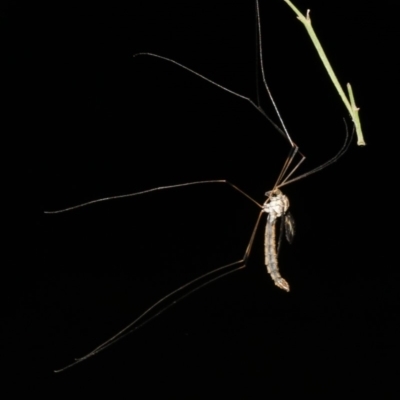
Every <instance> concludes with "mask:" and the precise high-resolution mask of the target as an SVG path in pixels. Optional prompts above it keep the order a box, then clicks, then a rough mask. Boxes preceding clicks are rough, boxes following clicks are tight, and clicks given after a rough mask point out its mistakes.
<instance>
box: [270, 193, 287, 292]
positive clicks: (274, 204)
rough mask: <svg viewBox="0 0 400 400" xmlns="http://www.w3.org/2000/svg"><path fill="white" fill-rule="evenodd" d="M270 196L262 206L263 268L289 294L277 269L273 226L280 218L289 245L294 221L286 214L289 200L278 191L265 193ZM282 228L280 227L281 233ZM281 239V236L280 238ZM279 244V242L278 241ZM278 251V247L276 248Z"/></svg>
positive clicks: (285, 283) (284, 281) (285, 282)
mask: <svg viewBox="0 0 400 400" xmlns="http://www.w3.org/2000/svg"><path fill="white" fill-rule="evenodd" d="M265 194H266V195H267V196H270V197H269V198H268V199H267V200H266V201H265V203H264V205H263V211H264V212H265V213H267V214H268V218H267V224H266V226H265V241H264V246H265V266H266V267H267V270H268V273H269V274H270V275H271V278H272V279H273V281H274V282H275V285H276V286H278V287H279V288H281V289H283V290H286V291H287V292H289V290H290V288H289V284H288V283H287V281H286V280H285V279H283V278H282V276H281V274H280V273H279V268H278V257H277V247H276V235H275V230H276V229H275V226H276V221H277V219H278V218H282V219H283V221H282V223H283V225H284V229H285V232H286V239H287V240H288V242H289V243H291V242H292V240H293V236H294V221H293V217H292V216H291V214H290V213H289V212H288V208H289V199H288V198H287V197H286V196H285V195H284V194H283V193H282V192H281V191H280V190H279V189H276V190H275V191H274V192H267V193H265ZM282 229H283V226H282V225H281V232H282ZM280 239H281V236H280ZM279 242H280V240H279ZM278 249H279V246H278Z"/></svg>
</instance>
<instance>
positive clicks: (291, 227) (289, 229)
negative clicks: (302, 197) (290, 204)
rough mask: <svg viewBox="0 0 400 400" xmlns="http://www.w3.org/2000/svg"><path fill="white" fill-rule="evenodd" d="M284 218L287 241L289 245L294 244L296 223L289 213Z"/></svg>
mask: <svg viewBox="0 0 400 400" xmlns="http://www.w3.org/2000/svg"><path fill="white" fill-rule="evenodd" d="M283 218H284V223H285V235H286V240H287V241H288V242H289V243H292V241H293V238H294V235H295V233H296V225H295V223H294V218H293V216H292V214H290V212H287V213H286V214H285V216H284V217H283Z"/></svg>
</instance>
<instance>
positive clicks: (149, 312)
mask: <svg viewBox="0 0 400 400" xmlns="http://www.w3.org/2000/svg"><path fill="white" fill-rule="evenodd" d="M256 17H257V19H256V21H257V34H258V36H257V37H258V53H259V61H260V65H259V67H260V69H261V73H262V79H263V83H264V87H265V89H266V91H267V93H268V95H269V97H270V99H271V102H272V104H273V106H274V108H275V111H276V114H277V116H278V118H279V120H280V122H281V127H279V126H278V125H277V124H275V123H274V122H273V121H272V120H271V119H270V117H268V116H267V114H266V113H265V112H264V110H263V109H262V108H261V106H260V105H259V101H257V102H254V101H253V100H251V99H250V98H248V97H245V96H243V95H241V94H238V93H236V92H233V91H232V90H230V89H227V88H225V87H223V86H221V85H219V84H218V83H216V82H214V81H212V80H210V79H208V78H206V77H205V76H203V75H201V74H199V73H198V72H196V71H193V70H192V69H190V68H188V67H186V66H184V65H182V64H180V63H178V62H176V61H174V60H171V59H169V58H166V57H163V56H159V55H156V54H152V53H138V54H136V55H135V56H139V55H140V56H150V57H153V58H154V57H155V58H158V59H161V60H164V61H167V62H170V63H173V64H175V65H177V66H178V67H180V68H183V69H185V70H187V71H189V72H190V73H192V74H194V75H196V76H197V77H199V78H201V79H203V80H205V81H208V82H209V83H211V84H213V85H214V86H217V87H219V88H220V89H222V90H224V91H226V92H228V93H230V94H231V95H234V96H236V97H238V98H241V99H242V100H245V101H247V102H248V103H250V104H251V105H252V106H253V107H254V108H255V109H256V110H257V111H258V112H259V113H261V114H262V115H263V116H264V117H265V118H266V119H267V120H268V121H269V122H270V123H271V124H272V125H273V126H274V127H275V128H276V130H277V131H278V132H279V133H280V134H281V135H282V136H283V137H284V138H285V139H286V141H287V142H288V143H289V145H290V147H291V148H290V151H289V155H288V157H287V159H286V162H285V163H284V165H283V168H282V170H281V173H280V175H279V177H278V179H277V181H276V183H275V185H274V186H273V189H272V190H271V191H269V192H267V193H266V195H267V196H268V198H267V200H266V201H265V202H264V204H260V203H259V202H258V201H256V200H255V199H254V198H252V197H251V196H250V195H249V194H247V193H246V192H245V191H243V190H242V189H240V188H238V187H237V186H235V185H234V184H232V183H230V182H228V181H227V180H225V179H215V180H207V181H196V182H187V183H181V184H176V185H170V186H162V187H157V188H153V189H148V190H145V191H142V192H136V193H130V194H126V195H118V196H111V197H106V198H102V199H97V200H92V201H89V202H87V203H84V204H80V205H76V206H73V207H69V208H66V209H63V210H58V211H50V212H47V213H48V214H57V213H61V212H66V211H70V210H74V209H77V208H80V207H84V206H88V205H90V204H94V203H99V202H104V201H108V200H114V199H121V198H127V197H135V196H140V195H145V194H148V193H151V192H155V191H164V190H170V189H174V188H181V187H185V186H193V185H204V184H224V185H228V186H229V187H231V188H232V189H234V191H236V193H240V194H241V195H242V196H245V197H246V198H247V199H248V200H250V201H251V202H252V203H254V204H255V205H256V206H257V207H259V209H260V212H259V214H258V217H257V220H256V221H255V225H254V228H253V231H252V233H251V236H250V238H249V241H248V244H247V247H246V249H245V251H244V254H243V256H242V258H241V259H240V260H237V261H235V262H233V263H230V264H226V265H223V266H220V267H218V268H216V269H214V270H212V271H210V272H207V273H205V274H203V275H201V276H199V277H197V278H195V279H193V280H191V281H190V282H187V283H185V284H183V285H182V286H180V287H179V288H177V289H175V290H174V291H172V292H171V293H169V294H167V295H165V296H164V297H162V298H160V299H159V300H158V301H156V302H155V303H154V304H153V305H151V306H150V307H149V308H147V309H146V310H145V311H144V312H143V313H142V314H141V315H140V316H139V317H137V318H136V319H135V320H134V321H132V322H131V323H130V324H129V325H127V326H126V327H125V328H123V329H122V330H120V331H119V332H118V333H116V334H115V335H114V336H112V337H111V338H110V339H108V340H107V341H105V342H104V343H102V344H100V345H99V346H97V347H96V348H95V349H94V350H92V351H91V352H89V353H88V354H86V355H85V356H83V357H81V358H77V359H75V361H74V362H73V363H71V364H69V365H67V366H66V367H64V368H62V369H60V370H58V371H56V372H60V371H63V370H65V369H67V368H70V367H72V366H74V365H76V364H78V363H80V362H82V361H84V360H87V359H88V358H90V357H92V356H94V355H96V354H98V353H99V352H101V351H103V350H105V349H106V348H107V347H109V346H111V345H113V344H114V343H116V342H117V341H119V340H120V339H122V338H123V337H125V336H126V335H128V334H129V333H131V332H133V331H135V330H137V329H139V328H140V327H142V326H143V325H145V324H147V323H148V322H149V321H151V320H152V319H154V318H156V317H157V316H158V315H160V314H161V313H163V312H164V311H165V310H167V309H168V308H170V307H172V306H173V305H174V304H176V303H177V302H178V301H180V300H182V299H184V298H185V297H187V296H188V295H190V294H192V293H194V292H196V291H197V290H199V289H200V288H202V287H204V286H206V285H208V284H210V283H211V282H214V281H216V280H219V279H221V278H223V277H225V276H227V275H229V274H232V273H233V272H235V271H239V270H241V269H243V268H245V267H246V265H247V262H248V258H249V255H250V253H251V249H252V247H253V243H254V239H255V236H256V233H257V230H258V226H259V223H260V220H261V217H262V214H263V213H266V214H267V223H266V228H265V265H266V267H267V271H268V273H269V274H270V275H271V278H272V279H273V281H274V282H275V284H276V286H278V287H279V288H281V289H283V290H285V291H287V292H288V291H289V289H290V288H289V284H288V282H287V281H286V280H285V279H284V278H282V276H281V274H280V272H279V268H278V260H277V254H278V253H279V245H280V242H281V238H282V232H283V230H285V232H286V239H287V240H288V241H289V242H291V241H292V239H293V236H294V221H293V218H292V216H291V215H290V213H289V212H288V208H289V200H288V198H287V197H286V196H285V195H284V194H283V193H282V192H281V191H280V188H281V187H283V186H286V185H288V184H290V183H293V182H295V181H298V180H301V179H303V178H306V177H307V176H309V175H311V174H314V173H316V172H318V171H321V170H322V169H324V168H326V167H327V166H329V165H331V164H333V163H334V162H336V161H337V160H338V159H339V158H340V157H341V156H342V155H343V154H344V153H345V151H346V150H347V148H348V145H349V143H350V142H349V135H348V134H346V140H345V142H344V144H343V147H342V148H341V149H340V150H339V152H338V153H337V154H336V155H335V156H334V157H332V158H331V159H330V160H328V161H326V162H325V163H324V164H322V165H320V166H318V167H316V168H314V169H312V170H311V171H308V172H306V173H303V174H300V175H299V176H296V177H294V178H293V177H292V176H293V174H294V172H295V171H296V170H297V169H298V167H299V166H300V164H301V163H302V162H303V161H304V160H305V156H304V155H303V154H302V153H301V152H300V151H299V149H298V147H297V145H296V144H295V143H294V142H293V141H292V139H291V137H290V135H289V133H288V131H287V129H286V127H285V125H284V123H283V120H282V118H281V115H280V113H279V111H278V108H277V106H276V104H275V102H274V100H273V98H272V95H271V92H270V90H269V87H268V85H267V82H266V80H265V74H264V69H263V65H262V46H261V25H260V16H259V9H258V1H256ZM346 132H347V130H346ZM296 156H300V161H298V162H297V163H295V165H294V167H293V166H292V163H293V161H294V159H295V157H296ZM279 218H280V219H281V230H280V232H281V233H280V237H279V240H278V244H277V243H276V233H275V230H276V222H277V220H278V219H279Z"/></svg>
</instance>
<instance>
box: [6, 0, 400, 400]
mask: <svg viewBox="0 0 400 400" xmlns="http://www.w3.org/2000/svg"><path fill="white" fill-rule="evenodd" d="M261 3H262V4H261V19H262V33H263V51H264V65H265V72H266V76H267V80H268V82H269V84H270V87H271V90H272V92H273V95H274V98H275V101H276V103H277V104H278V107H279V109H280V111H281V113H282V117H283V119H284V120H285V123H286V125H287V127H288V129H289V131H290V133H291V136H292V138H293V140H294V141H295V142H296V143H297V144H298V146H299V147H300V150H301V151H302V152H303V153H304V154H305V155H306V156H307V161H306V162H305V163H304V164H303V166H302V172H306V171H307V170H309V169H312V168H313V167H315V166H318V165H320V164H322V163H323V162H325V161H326V160H328V159H329V158H331V157H332V156H333V155H334V154H335V153H336V152H337V151H338V150H339V148H340V147H341V146H342V144H343V142H344V139H345V127H344V123H343V117H345V118H346V120H347V121H348V124H350V121H349V118H348V116H347V111H346V109H345V108H344V106H343V104H342V103H341V101H340V99H339V97H338V95H337V93H336V91H335V89H334V88H333V86H332V83H331V82H330V80H329V78H328V76H327V74H326V72H325V70H324V69H323V67H322V65H321V62H320V60H319V58H318V56H317V54H316V52H315V50H314V48H313V47H312V44H311V41H310V39H309V38H308V36H307V33H306V31H305V29H304V27H303V26H302V25H301V24H300V23H299V22H298V21H297V20H296V18H295V15H294V13H293V12H292V11H291V10H290V8H288V6H287V5H286V4H285V3H284V2H283V1H280V0H275V1H268V2H265V1H261ZM295 4H296V5H297V7H298V8H299V9H301V10H302V11H305V10H306V9H307V8H310V9H311V10H312V14H311V16H312V19H313V25H314V28H315V29H316V31H317V33H318V35H319V38H320V40H321V42H322V44H323V46H324V48H325V50H326V52H327V54H328V56H329V58H330V61H331V63H332V64H333V67H334V69H335V71H336V72H337V75H338V78H339V80H340V81H341V82H342V83H343V84H345V83H346V82H347V81H350V82H351V83H352V85H353V88H354V92H355V95H356V101H357V103H358V105H359V106H360V107H361V121H362V124H363V129H364V133H365V138H366V142H367V144H368V145H367V146H366V147H365V148H359V147H357V146H356V145H355V143H354V144H353V145H352V146H351V147H350V149H349V150H348V152H347V153H346V154H345V155H344V156H343V158H341V159H340V160H339V161H338V162H337V163H336V164H334V165H333V166H331V167H329V168H328V169H326V170H324V171H322V172H320V173H318V174H315V175H313V176H310V177H309V178H307V179H304V180H302V181H299V182H297V183H294V184H293V185H290V186H288V187H287V188H286V189H285V193H286V194H287V195H288V196H289V198H290V201H291V212H292V214H293V216H294V217H295V219H296V223H297V236H296V238H295V241H294V243H293V244H292V245H291V246H290V245H288V244H287V243H284V245H283V248H282V250H281V254H280V257H279V260H280V269H281V272H282V275H283V276H284V277H285V278H286V279H287V280H288V281H289V283H290V285H291V292H290V293H289V294H287V293H284V292H283V291H281V290H279V289H278V288H277V287H275V286H274V284H273V283H272V281H271V279H270V277H269V275H268V274H267V273H266V271H265V267H264V266H263V244H262V243H263V234H262V230H263V224H262V225H261V227H260V230H259V232H258V235H257V237H256V240H255V243H254V248H253V251H252V254H251V258H250V261H249V263H248V268H247V269H245V270H242V271H238V272H236V273H234V274H232V275H230V276H229V277H227V278H224V279H222V280H221V281H219V282H216V283H213V284H210V285H209V286H207V287H206V288H204V289H202V290H200V291H199V292H197V293H195V294H193V295H192V296H190V297H188V298H187V299H185V300H183V301H182V302H180V303H179V304H178V305H176V306H174V307H172V308H171V309H170V310H168V311H167V312H165V313H164V314H163V315H162V316H160V317H158V318H157V319H155V320H154V321H152V322H150V323H149V324H148V325H146V326H145V327H143V328H142V329H140V330H139V331H137V332H135V333H134V334H132V335H131V336H129V337H128V338H126V339H124V340H123V341H121V342H119V343H118V344H117V345H115V346H113V347H111V348H110V349H108V350H107V351H105V352H103V353H101V354H100V355H98V356H96V357H94V358H92V359H90V360H89V361H87V362H85V363H82V364H80V365H78V366H77V367H76V368H74V369H71V370H68V371H66V372H64V373H62V374H53V372H52V371H53V369H56V368H60V367H63V366H65V365H66V364H68V363H69V362H71V361H72V360H73V358H74V357H75V356H80V355H83V354H85V353H87V352H88V351H90V350H91V349H92V348H94V347H95V346H97V345H98V344H100V343H102V342H103V341H105V340H106V339H108V338H109V337H110V336H112V335H113V334H114V333H115V332H117V331H118V330H119V329H121V328H123V327H124V326H125V325H126V324H128V323H129V322H130V321H132V320H133V319H134V318H136V317H137V316H138V315H140V314H141V312H143V311H144V310H145V309H146V308H147V307H149V306H150V305H151V304H153V303H154V302H155V301H157V300H158V299H159V298H160V297H162V296H164V295H165V294H167V293H169V292H170V291H172V290H174V289H176V288H177V287H179V286H180V285H181V284H183V283H184V282H187V281H189V280H191V279H193V278H194V277H196V276H198V275H201V274H204V273H206V272H207V271H210V270H212V269H215V268H216V267H219V266H221V265H224V264H227V263H231V262H234V261H236V260H238V259H240V258H241V257H242V256H243V253H244V251H245V248H246V246H247V244H248V240H249V237H250V234H251V231H252V229H253V227H254V223H255V220H256V217H257V212H258V211H257V208H256V207H255V206H254V205H253V204H252V203H251V202H249V201H248V200H246V199H245V198H243V197H242V196H241V195H240V194H238V193H237V192H235V191H233V190H232V189H231V188H229V187H227V186H224V185H217V184H215V185H201V186H194V187H191V188H182V189H174V190H170V191H164V192H158V193H153V194H149V195H146V196H142V197H138V198H131V199H125V200H115V201H110V202H106V203H102V204H98V205H94V206H91V207H87V208H82V209H80V210H77V211H75V212H70V213H65V214H60V215H53V216H50V215H47V216H45V215H44V214H43V211H44V210H57V209H61V208H65V207H68V206H72V205H76V204H79V203H82V202H85V201H90V200H93V199H97V198H101V197H106V196H116V195H120V194H127V193H132V192H136V191H141V190H145V189H150V188H153V187H158V186H162V185H170V184H179V183H184V182H190V181H196V180H204V179H228V180H229V181H231V182H232V183H234V184H236V185H237V186H239V187H240V188H241V189H242V190H244V191H245V192H247V193H248V194H249V195H250V196H252V197H254V198H255V199H256V200H257V201H259V202H260V203H262V202H263V201H264V199H265V196H264V193H265V191H267V190H269V189H271V188H272V186H273V185H274V182H275V180H276V177H277V176H278V174H279V171H280V168H281V167H282V164H283V162H284V160H285V158H286V156H287V153H288V151H289V145H288V143H287V142H286V141H285V140H283V139H282V137H281V136H280V135H279V134H278V133H277V132H276V131H274V129H273V128H272V127H271V126H270V124H269V123H268V122H267V121H266V120H265V119H264V118H263V117H262V116H261V115H260V114H258V113H257V111H256V110H255V109H254V108H253V107H252V106H251V105H249V104H248V103H247V102H245V101H243V100H241V99H238V98H236V97H234V96H232V95H229V94H227V93H226V92H223V91H221V90H219V89H218V88H216V87H214V86H212V85H210V84H208V83H207V82H204V81H202V80H201V79H198V78H197V77H195V76H194V75H192V74H189V73H187V72H185V71H183V70H182V69H180V68H178V67H176V66H174V65H172V64H169V63H167V62H164V61H162V60H158V59H153V58H150V57H141V58H135V59H133V58H132V55H133V54H135V53H137V52H147V51H148V52H153V53H156V54H160V55H163V56H166V57H169V58H172V59H174V60H176V61H178V62H180V63H182V64H184V65H186V66H188V67H190V68H192V69H194V70H196V71H197V72H199V73H201V74H204V75H205V76H207V77H208V78H210V79H212V80H215V81H216V82H218V83H219V84H221V85H224V86H226V87H228V88H230V89H231V90H234V91H237V92H238V93H240V94H243V95H245V96H249V97H251V98H252V99H255V98H256V87H257V81H256V73H255V72H256V52H255V24H254V22H255V10H254V2H253V1H240V2H221V1H216V0H213V1H208V0H202V1H190V2H182V1H174V0H171V1H167V2H159V1H151V2H150V1H146V2H142V1H136V2H129V3H128V2H109V3H99V2H71V1H69V2H54V3H53V4H48V5H43V4H40V5H38V4H31V5H30V6H26V5H23V4H22V3H18V2H11V1H10V2H8V3H7V2H5V3H4V6H3V10H2V14H1V18H2V21H3V22H2V29H3V34H2V37H3V39H4V49H5V52H4V53H3V54H4V55H6V57H4V59H5V60H4V61H5V64H6V65H7V66H8V67H9V77H10V79H9V81H10V82H11V85H12V86H13V90H12V92H11V94H10V98H9V104H10V105H14V104H15V105H16V109H17V114H18V117H17V118H15V124H14V126H13V131H12V132H11V133H12V135H13V136H14V138H16V140H17V141H18V142H19V144H17V149H19V148H21V152H22V149H23V151H24V153H25V152H26V154H27V155H26V156H22V155H19V156H17V157H16V158H15V159H14V163H15V164H20V165H22V166H23V168H22V170H23V172H20V173H19V175H18V179H16V181H17V183H14V184H15V186H17V190H16V191H15V193H16V194H15V195H14V196H15V197H16V198H17V197H18V202H16V203H15V204H18V210H19V211H18V212H17V213H16V215H17V217H16V218H15V219H14V223H13V225H12V228H11V229H10V230H9V238H11V239H12V242H13V243H12V245H11V247H10V249H12V252H13V257H12V258H10V260H9V261H8V262H7V268H6V271H7V272H8V273H9V274H10V279H8V278H7V276H5V277H6V278H7V279H4V286H5V289H6V290H4V293H5V294H6V301H5V302H4V304H5V309H6V313H5V314H4V315H5V316H6V317H5V318H4V320H5V324H4V329H3V331H4V333H5V340H4V341H3V345H4V349H5V354H6V355H7V356H8V355H10V358H8V357H6V358H5V360H6V361H5V362H4V363H5V365H6V366H7V371H9V372H10V376H11V377H12V378H15V379H16V381H15V382H17V384H18V386H16V387H15V389H16V390H18V389H21V388H23V389H28V390H29V391H31V392H32V393H33V392H36V391H39V393H41V394H42V396H44V397H50V398H58V397H59V395H60V394H61V393H65V392H67V391H69V390H71V391H72V393H75V395H77V394H78V393H79V395H80V394H81V393H82V395H87V394H90V395H92V396H95V395H97V394H108V393H110V395H111V396H112V397H113V398H121V397H122V396H125V395H127V396H133V397H135V398H139V399H141V398H148V397H154V396H162V397H163V398H168V399H176V398H191V399H192V398H193V399H195V398H196V399H197V398H198V399H205V398H214V397H219V398H220V397H222V396H223V397H228V396H229V397H235V396H236V397H237V398H250V399H251V398H261V397H262V398H265V397H268V396H269V397H270V398H275V397H276V396H277V395H280V396H283V397H284V396H285V395H291V394H297V395H298V394H304V395H315V396H318V397H319V398H321V397H325V396H326V394H327V393H333V392H335V393H337V394H343V392H344V391H345V392H346V393H348V394H349V395H350V394H351V395H356V394H360V393H372V392H374V391H376V393H380V396H381V398H382V397H385V396H386V397H385V398H395V397H396V395H395V390H396V385H395V380H396V376H397V371H396V370H397V369H398V368H397V366H396V362H397V361H396V360H397V359H398V349H399V347H398V334H399V325H398V320H399V299H398V289H397V285H398V282H399V272H398V267H397V265H396V264H397V261H396V258H391V257H390V255H389V252H390V250H393V248H392V245H391V243H392V242H394V241H393V239H392V238H394V237H395V234H392V232H391V231H388V229H387V226H386V224H385V221H386V222H390V223H389V224H388V225H389V226H391V228H392V229H394V230H395V231H396V229H395V226H396V223H395V219H394V215H395V213H396V209H395V201H393V200H392V199H391V197H389V194H387V193H386V192H387V190H388V189H387V188H386V187H385V183H386V181H391V184H392V185H393V184H394V183H395V182H396V174H394V170H393V168H394V166H395V161H396V160H395V159H394V160H393V162H391V160H392V153H391V151H390V148H392V149H394V150H395V148H396V144H395V142H393V139H394V138H395V137H396V134H395V132H393V131H395V129H397V126H396V124H395V118H394V119H393V121H394V122H393V124H392V122H391V121H390V118H391V116H392V115H393V114H390V111H391V110H392V109H393V110H394V106H395V105H396V104H395V103H396V101H395V100H390V97H389V98H386V97H384V96H388V95H390V94H391V93H393V92H396V84H397V81H396V79H397V78H396V75H395V74H394V72H395V71H396V70H397V67H396V63H395V60H394V55H393V53H392V52H393V51H394V52H395V53H396V50H394V49H395V47H394V46H393V43H392V42H391V40H392V41H393V40H394V39H395V37H396V29H398V28H397V27H398V23H397V22H396V21H393V23H392V22H391V20H390V15H392V14H394V13H395V11H396V10H395V9H394V4H393V3H392V2H389V1H386V2H385V1H382V2H380V3H379V7H377V5H376V4H373V3H367V2H361V1H349V0H347V1H344V0H343V1H338V0H336V1H334V2H333V1H324V2H321V1H317V0H307V1H305V0H296V1H295ZM258 86H259V88H260V90H261V92H262V91H263V90H262V85H261V83H260V82H258ZM261 97H262V104H263V107H264V108H265V110H266V112H267V113H268V114H269V115H271V116H273V118H275V116H274V114H273V110H272V109H271V106H270V103H269V101H268V98H267V96H266V95H265V93H262V95H261ZM19 111H22V112H19ZM19 124H21V129H20V128H19ZM22 126H24V128H22ZM354 142H355V140H354ZM18 160H22V161H21V162H20V163H19V162H17V161H18ZM394 186H395V185H393V187H394ZM388 191H390V190H388ZM17 194H19V196H18V195H17ZM21 382H24V385H21Z"/></svg>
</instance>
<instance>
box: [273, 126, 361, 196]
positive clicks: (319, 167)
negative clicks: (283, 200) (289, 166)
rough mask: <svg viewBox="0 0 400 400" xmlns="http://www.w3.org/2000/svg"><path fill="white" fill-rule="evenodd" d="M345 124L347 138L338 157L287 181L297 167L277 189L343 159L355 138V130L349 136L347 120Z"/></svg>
mask: <svg viewBox="0 0 400 400" xmlns="http://www.w3.org/2000/svg"><path fill="white" fill-rule="evenodd" d="M344 124H345V126H346V138H345V140H344V143H343V146H342V147H341V148H340V150H339V151H338V152H337V154H336V155H334V156H333V157H332V158H331V159H329V160H328V161H326V162H325V163H323V164H322V165H320V166H318V167H316V168H314V169H312V170H311V171H308V172H306V173H304V174H301V175H299V176H296V178H293V179H290V180H287V179H288V178H289V177H290V176H291V175H292V173H293V172H294V170H295V169H297V166H296V167H295V169H294V170H293V171H292V172H291V173H290V174H289V175H288V176H287V177H286V178H285V179H284V180H283V181H282V182H281V183H280V184H279V185H278V186H277V188H278V189H279V188H281V187H283V186H286V185H289V184H290V183H293V182H296V181H299V180H301V179H304V178H306V177H307V176H309V175H312V174H315V173H316V172H318V171H321V170H323V169H325V168H326V167H329V166H330V165H331V164H333V163H335V162H336V161H337V160H339V158H341V157H342V156H343V155H344V154H345V153H346V152H347V150H348V149H349V147H350V144H351V139H352V137H353V136H354V128H353V130H352V132H351V135H349V130H348V128H347V124H346V120H344Z"/></svg>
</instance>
